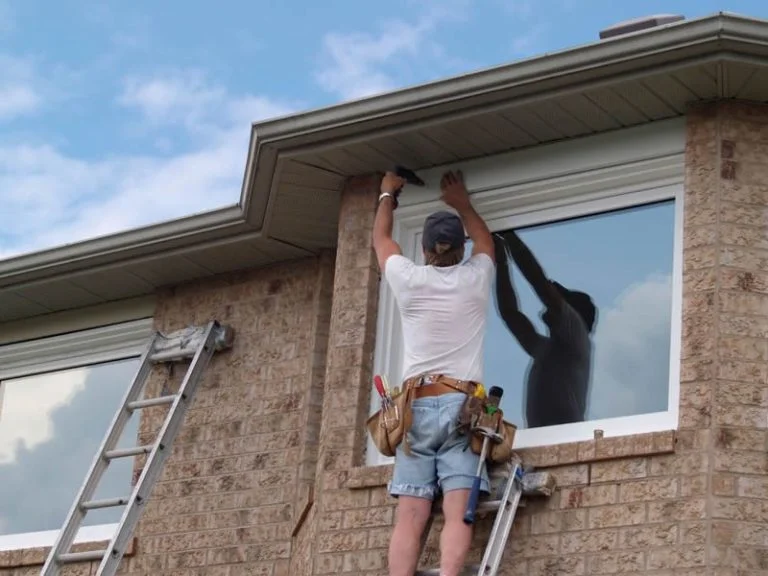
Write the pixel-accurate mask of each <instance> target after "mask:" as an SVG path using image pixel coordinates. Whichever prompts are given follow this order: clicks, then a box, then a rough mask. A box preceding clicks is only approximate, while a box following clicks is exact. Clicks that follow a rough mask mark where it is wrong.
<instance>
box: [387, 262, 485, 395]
mask: <svg viewBox="0 0 768 576" xmlns="http://www.w3.org/2000/svg"><path fill="white" fill-rule="evenodd" d="M495 269H496V267H495V265H494V263H493V260H491V258H490V257H489V256H488V255H487V254H476V255H474V256H472V257H471V258H469V259H468V260H466V261H465V262H463V263H462V264H458V265H456V266H448V267H435V266H418V265H416V264H415V263H413V262H412V261H411V260H409V259H408V258H405V257H404V256H401V255H399V254H396V255H393V256H390V257H389V258H387V261H386V263H385V266H384V277H385V278H386V280H387V282H388V283H389V286H390V287H391V289H392V292H393V293H394V296H395V299H396V301H397V305H398V308H399V310H400V319H401V323H402V327H403V344H404V348H405V352H404V357H403V376H402V378H403V380H405V379H407V378H411V377H413V376H419V375H421V374H443V375H445V376H449V377H451V378H457V379H459V380H475V381H478V382H481V381H482V379H483V342H484V338H485V326H486V320H487V315H488V303H489V299H490V292H491V283H492V281H493V277H494V272H495Z"/></svg>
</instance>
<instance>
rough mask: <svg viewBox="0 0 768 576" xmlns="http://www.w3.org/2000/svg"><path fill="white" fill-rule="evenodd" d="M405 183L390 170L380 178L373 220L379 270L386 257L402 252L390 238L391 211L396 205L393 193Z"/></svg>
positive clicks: (374, 245)
mask: <svg viewBox="0 0 768 576" xmlns="http://www.w3.org/2000/svg"><path fill="white" fill-rule="evenodd" d="M404 185H405V180H404V179H403V178H400V177H398V176H397V175H396V174H394V173H392V172H387V173H386V174H385V175H384V178H382V179H381V193H380V194H379V205H378V206H377V208H376V218H375V219H374V221H373V249H374V251H375V252H376V260H377V261H378V263H379V270H380V271H381V272H382V274H383V273H384V267H385V265H386V263H387V259H388V258H389V257H390V256H392V255H393V254H402V251H401V250H400V245H399V244H398V243H397V242H395V241H394V240H393V239H392V224H393V221H394V218H393V212H394V210H395V207H396V206H397V198H396V196H395V193H396V191H397V190H399V189H400V188H402V187H403V186H404Z"/></svg>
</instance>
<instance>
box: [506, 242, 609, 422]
mask: <svg viewBox="0 0 768 576" xmlns="http://www.w3.org/2000/svg"><path fill="white" fill-rule="evenodd" d="M494 244H495V248H496V266H497V273H496V298H497V302H498V306H499V314H500V315H501V318H502V320H504V323H505V324H506V325H507V328H509V331H510V332H512V334H513V335H514V336H515V338H516V339H517V341H518V342H519V343H520V346H522V348H523V350H525V351H526V352H527V353H528V355H529V356H530V357H531V359H532V362H531V364H530V367H529V371H528V381H527V383H526V391H525V416H526V421H527V426H528V428H538V427H541V426H554V425H557V424H568V423H570V422H581V421H583V420H584V416H585V413H586V409H587V393H588V391H589V380H590V369H591V363H592V343H591V341H590V337H589V335H590V333H591V332H592V328H593V327H594V324H595V313H596V309H595V305H594V304H593V302H592V299H591V298H590V297H589V295H588V294H585V293H584V292H576V291H573V290H568V289H567V288H564V287H563V286H562V285H560V284H559V283H557V282H553V281H551V280H549V279H548V278H547V277H546V275H545V274H544V270H542V269H541V266H540V265H539V263H538V262H537V261H536V258H535V257H534V256H533V254H532V253H531V251H530V250H529V249H528V247H527V246H526V245H525V244H524V243H523V242H522V240H520V238H519V237H518V236H517V234H515V233H514V232H513V231H510V232H506V233H504V235H503V236H500V235H499V234H495V235H494ZM506 248H508V249H509V253H510V254H511V256H512V258H513V259H514V261H515V264H516V265H517V267H518V268H520V271H521V272H522V273H523V276H525V279H526V280H527V281H528V283H529V284H530V285H531V287H532V288H533V290H534V291H535V292H536V295H537V296H538V297H539V299H540V300H541V301H542V303H543V304H544V306H545V311H544V312H543V314H542V317H541V318H542V320H543V321H544V324H546V326H547V328H548V329H549V335H548V336H542V335H541V334H539V333H538V332H536V328H534V326H533V324H532V323H531V321H530V320H529V319H528V318H527V317H526V316H525V314H523V313H522V312H521V311H520V308H519V307H518V303H517V298H516V296H515V291H514V289H513V288H512V281H511V280H510V277H509V264H508V261H507V253H506Z"/></svg>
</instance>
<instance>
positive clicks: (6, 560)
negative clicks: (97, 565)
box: [0, 538, 136, 569]
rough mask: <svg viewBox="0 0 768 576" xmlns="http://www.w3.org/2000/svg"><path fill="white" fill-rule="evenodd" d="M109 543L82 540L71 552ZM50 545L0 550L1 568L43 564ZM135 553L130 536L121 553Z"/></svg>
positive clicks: (132, 539)
mask: <svg viewBox="0 0 768 576" xmlns="http://www.w3.org/2000/svg"><path fill="white" fill-rule="evenodd" d="M108 545H109V540H104V541H103V542H98V541H92V542H82V543H79V544H75V545H74V546H72V552H88V551H90V550H104V549H105V548H106V547H107V546H108ZM50 551H51V547H50V546H47V547H40V548H24V549H16V550H0V569H1V568H29V567H30V566H42V565H43V564H45V561H46V559H47V558H48V554H49V553H50ZM135 553H136V538H131V541H130V543H129V544H128V548H127V549H126V551H125V554H123V557H124V558H130V557H131V556H133V555H134V554H135Z"/></svg>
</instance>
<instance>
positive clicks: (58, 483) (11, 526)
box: [0, 359, 139, 535]
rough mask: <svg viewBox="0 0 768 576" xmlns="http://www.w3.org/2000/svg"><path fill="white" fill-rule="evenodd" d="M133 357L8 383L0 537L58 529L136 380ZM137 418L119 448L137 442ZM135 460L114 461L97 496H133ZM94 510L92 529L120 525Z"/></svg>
mask: <svg viewBox="0 0 768 576" xmlns="http://www.w3.org/2000/svg"><path fill="white" fill-rule="evenodd" d="M138 364H139V360H138V359H130V360H123V361H119V362H111V363H106V364H99V365H93V366H86V367H83V368H76V369H71V370H65V371H60V372H52V373H48V374H40V375H36V376H27V377H24V378H16V379H13V380H5V381H3V382H2V383H0V535H5V534H19V533H25V532H38V531H43V530H58V529H59V528H61V526H62V524H63V523H64V520H65V518H66V515H67V513H68V512H69V508H70V506H71V505H72V502H73V500H74V498H75V496H76V494H77V491H78V490H79V488H80V485H81V483H82V482H83V480H84V479H85V476H86V474H87V472H88V469H89V467H90V465H91V462H92V461H93V457H94V455H95V454H96V451H97V450H98V447H99V445H100V444H101V441H102V439H103V438H104V435H105V434H106V432H107V429H108V427H109V425H110V423H111V421H112V418H113V417H114V414H115V411H116V410H117V408H118V406H119V405H120V402H121V401H122V398H123V395H124V394H125V392H126V390H127V389H128V386H129V385H130V382H131V379H132V378H133V376H134V374H135V372H136V370H137V368H138ZM137 425H138V418H131V419H130V420H129V422H128V425H127V426H126V429H125V431H124V433H123V437H122V438H121V439H120V442H119V447H130V446H135V445H136V436H137ZM132 471H133V458H124V459H120V460H117V461H115V462H113V463H112V464H110V466H109V468H108V469H107V472H106V473H105V475H104V477H103V478H102V481H101V483H100V485H99V489H98V490H97V491H96V494H95V498H96V499H101V498H111V497H115V496H125V495H128V494H129V493H130V489H131V485H130V484H131V474H132ZM122 512H123V508H122V507H121V508H113V509H102V510H94V511H91V512H89V513H88V515H87V516H86V518H85V522H84V525H85V526H93V525H96V524H108V523H113V522H117V521H119V519H120V515H121V514H122Z"/></svg>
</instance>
